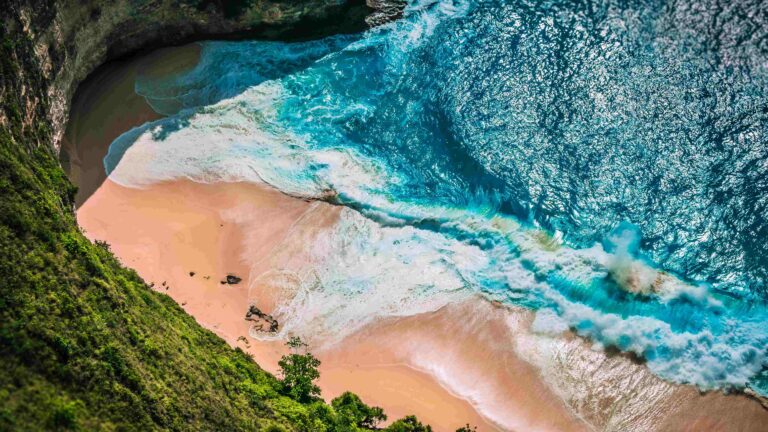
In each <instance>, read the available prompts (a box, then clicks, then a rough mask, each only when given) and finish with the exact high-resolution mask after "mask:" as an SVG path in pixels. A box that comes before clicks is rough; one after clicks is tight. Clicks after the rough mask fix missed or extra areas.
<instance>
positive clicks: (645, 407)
mask: <svg viewBox="0 0 768 432" xmlns="http://www.w3.org/2000/svg"><path fill="white" fill-rule="evenodd" d="M198 55H199V47H198V46H197V45H188V46H186V47H181V48H175V49H171V50H169V51H164V52H163V53H162V54H160V55H155V57H153V59H154V60H152V61H149V60H146V59H144V60H142V61H138V60H131V61H126V62H124V63H122V64H121V65H118V66H116V67H115V68H114V69H109V68H107V69H105V70H104V71H102V73H101V74H97V76H96V77H95V78H94V80H93V81H91V82H89V83H88V84H87V85H86V86H85V87H84V89H83V91H82V92H79V95H78V98H77V99H76V102H75V104H74V105H73V110H72V112H73V116H72V121H71V122H70V127H69V128H68V131H67V141H65V147H64V148H65V150H66V153H67V156H66V160H65V161H64V162H65V166H68V168H69V173H70V176H71V178H72V179H73V181H74V182H75V183H76V184H77V185H78V186H79V187H80V193H79V194H78V210H77V217H78V221H79V223H80V226H81V227H82V229H83V230H84V232H85V234H86V235H87V236H88V237H89V238H90V239H91V240H94V241H95V240H103V241H106V242H108V243H109V244H110V246H111V248H112V250H113V252H114V253H115V255H116V256H117V257H118V258H119V259H120V260H121V261H122V262H123V263H124V264H125V265H126V266H128V267H131V268H133V269H135V270H136V271H137V272H138V273H139V275H141V277H143V278H144V279H145V280H146V281H147V283H150V284H153V287H154V289H156V290H158V291H161V292H165V293H166V294H168V295H169V296H171V297H172V298H173V299H174V300H176V301H177V302H178V303H179V304H180V305H181V306H182V307H183V308H184V309H185V310H186V311H187V312H188V313H189V314H191V315H192V316H193V317H195V319H196V320H197V321H198V322H200V323H201V324H202V325H203V326H205V327H207V328H209V329H211V330H212V331H214V332H216V333H217V334H218V335H220V336H221V337H222V338H223V339H225V340H226V341H227V342H228V343H229V344H230V345H232V346H239V347H241V348H242V349H243V350H245V351H247V352H248V353H250V354H252V355H253V357H254V359H255V360H256V361H257V362H258V363H259V365H260V366H262V367H263V368H265V369H266V370H268V371H270V372H273V373H277V372H278V368H277V361H278V359H279V358H280V356H281V355H282V354H284V353H285V352H286V351H285V349H284V347H283V342H282V341H280V340H276V341H264V340H259V338H255V337H253V336H260V335H262V336H267V338H268V336H269V335H268V334H264V333H259V332H258V331H257V330H256V329H254V323H253V322H252V321H247V320H245V315H246V312H247V311H248V308H249V306H250V305H252V304H253V305H256V306H257V307H259V308H260V309H261V310H263V311H265V312H267V313H270V312H271V311H272V310H273V309H274V307H275V305H276V303H277V301H278V297H279V295H280V292H279V290H280V288H279V287H277V286H276V285H275V284H273V283H271V282H270V281H272V280H273V279H274V278H273V276H272V275H274V274H276V273H279V272H280V270H281V269H283V268H291V269H295V268H300V267H302V266H303V265H304V264H305V249H306V248H307V245H308V244H311V242H312V240H313V239H314V238H316V237H317V236H318V235H320V234H321V233H323V232H324V230H327V229H331V228H332V227H333V226H334V224H335V223H336V222H337V221H338V220H339V218H340V216H341V213H342V212H343V211H350V210H344V209H342V208H341V207H335V206H332V205H329V204H327V203H323V202H308V201H304V200H300V199H296V198H292V197H288V196H286V195H283V194H281V193H280V192H278V191H275V190H273V189H271V188H268V187H266V186H261V185H255V184H244V183H219V184H200V183H194V182H191V181H186V180H179V181H172V182H166V183H160V184H154V185H151V186H149V187H146V188H144V189H136V188H127V187H124V186H121V185H119V184H117V183H115V182H113V181H111V180H109V179H107V177H106V174H105V173H104V169H103V165H102V163H101V160H102V158H103V157H104V155H105V154H106V151H107V149H108V146H109V144H110V143H111V141H112V140H113V139H114V138H115V137H117V136H118V135H119V134H120V133H122V132H124V131H126V130H127V129H129V128H130V127H133V126H137V125H140V124H142V123H144V122H146V121H150V120H152V119H156V118H158V117H159V116H158V115H157V114H156V113H154V112H153V111H152V110H151V109H150V108H149V106H148V105H147V104H146V102H145V101H144V100H143V99H142V98H140V97H139V96H138V95H136V94H135V93H134V91H133V84H132V83H133V81H134V80H135V76H136V73H138V72H139V71H141V73H170V72H173V71H177V70H181V69H183V68H187V67H190V66H191V65H193V64H194V62H195V61H196V58H197V56H198ZM278 252H279V253H278ZM228 275H230V276H236V277H238V278H241V279H242V280H241V281H240V282H239V283H236V284H230V283H226V280H227V276H228ZM223 282H224V283H223ZM532 319H533V313H532V312H530V311H526V310H522V309H510V308H505V307H501V306H498V305H494V304H491V303H490V302H488V301H486V300H483V299H481V298H479V297H473V298H470V299H469V300H467V301H465V302H463V303H458V304H454V305H450V306H447V307H444V308H442V309H440V310H437V311H434V312H430V313H425V314H420V315H415V316H409V317H400V318H388V319H385V320H381V321H379V322H374V323H372V324H370V325H368V326H366V327H364V328H363V329H362V330H360V331H358V332H356V333H354V334H353V335H351V336H349V337H347V338H346V339H344V340H342V341H341V342H338V343H336V344H334V345H331V346H324V345H320V346H317V347H315V348H316V349H315V348H313V350H314V351H315V354H316V355H317V356H318V357H319V358H320V360H321V361H322V362H323V364H322V366H321V378H320V386H321V388H322V391H323V397H324V398H326V399H327V400H330V399H332V398H333V397H335V396H337V395H339V394H341V393H342V392H343V391H346V390H350V391H353V392H355V393H357V394H359V395H360V396H361V397H362V399H363V400H364V401H365V402H366V403H368V404H371V405H377V406H381V407H382V408H384V409H385V412H386V413H387V414H388V415H389V418H390V420H394V419H397V418H399V417H402V416H404V415H408V414H415V415H417V416H418V417H419V418H420V420H422V421H423V422H425V423H429V424H431V425H432V426H433V428H434V430H435V431H454V430H455V429H456V428H458V427H460V426H463V425H464V424H466V423H469V424H471V425H476V426H478V430H479V431H495V430H537V431H546V430H557V431H571V430H593V429H595V430H664V431H676V430H680V431H683V430H691V431H693V430H724V431H726V430H733V431H740V430H761V428H762V426H763V425H764V424H765V422H766V421H768V411H766V410H765V409H764V408H763V407H762V406H761V405H760V404H759V403H757V402H756V401H754V400H752V399H750V398H748V397H746V396H743V395H731V396H726V395H723V394H722V393H719V392H711V393H706V394H703V395H702V394H700V393H699V392H698V391H697V390H695V389H694V388H693V387H690V386H678V385H673V384H670V383H667V382H664V381H662V380H660V379H659V378H657V377H656V376H654V375H652V374H651V373H650V372H649V371H648V370H647V368H646V367H645V366H643V365H642V364H639V363H638V362H636V361H633V360H632V359H629V358H627V357H624V356H621V355H607V354H606V353H604V352H602V351H596V350H592V349H591V346H590V344H589V342H587V341H584V340H583V339H580V338H578V337H575V336H573V335H568V334H565V335H560V336H557V337H549V336H542V335H536V334H533V333H532V332H531V331H530V324H531V321H532Z"/></svg>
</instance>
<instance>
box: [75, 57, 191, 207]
mask: <svg viewBox="0 0 768 432" xmlns="http://www.w3.org/2000/svg"><path fill="white" fill-rule="evenodd" d="M199 58H200V45H198V44H189V45H184V46H181V47H172V48H165V49H160V50H157V51H154V52H152V53H150V54H148V55H146V56H142V57H138V58H129V59H124V60H117V61H113V62H110V63H107V64H105V65H104V66H102V67H100V68H98V69H97V70H96V71H95V72H94V73H93V74H92V75H91V76H90V77H88V80H87V81H86V82H85V83H84V84H83V85H81V86H80V87H79V88H78V89H77V92H76V93H75V97H74V99H73V101H72V109H71V110H70V118H69V122H68V123H67V128H66V131H65V132H64V137H63V139H62V143H61V153H60V159H61V162H62V165H63V166H64V169H65V170H66V171H67V174H68V175H69V177H70V179H72V182H73V183H75V184H76V185H77V186H78V187H79V190H78V192H77V195H76V196H75V204H76V205H77V206H80V205H82V204H83V203H84V202H85V201H86V200H87V199H88V197H90V196H91V195H92V194H93V193H94V192H95V191H96V189H97V188H98V187H99V186H100V185H101V184H102V183H103V182H104V180H105V179H106V178H107V175H106V172H105V171H104V164H103V163H102V161H103V159H104V156H106V154H107V150H108V149H109V145H110V144H111V143H112V141H114V140H115V138H117V137H118V136H120V134H122V133H123V132H125V131H127V130H129V129H131V128H132V127H134V126H139V125H141V124H143V123H146V122H149V121H152V120H157V119H159V118H161V117H162V116H161V115H159V114H157V113H156V112H154V111H152V109H151V108H150V107H149V105H147V102H146V101H145V100H144V98H143V97H141V96H139V95H137V94H136V93H135V92H134V85H135V82H136V77H137V76H138V74H146V75H150V76H161V75H167V74H172V73H177V72H181V71H184V70H186V69H189V68H191V67H194V65H195V64H197V62H198V59H199Z"/></svg>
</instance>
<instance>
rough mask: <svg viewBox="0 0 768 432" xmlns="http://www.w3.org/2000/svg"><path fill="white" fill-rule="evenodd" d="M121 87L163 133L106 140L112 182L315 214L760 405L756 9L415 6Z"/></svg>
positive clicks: (766, 389)
mask: <svg viewBox="0 0 768 432" xmlns="http://www.w3.org/2000/svg"><path fill="white" fill-rule="evenodd" d="M137 92H139V93H140V94H142V95H144V96H145V97H147V99H148V101H149V102H150V103H151V104H152V106H153V107H154V108H155V109H156V110H157V111H158V112H161V113H163V114H166V115H169V116H170V117H168V118H167V119H164V120H160V121H158V122H155V123H152V124H148V125H145V126H143V127H141V128H137V129H135V130H133V131H131V132H129V133H127V134H125V135H124V136H123V137H121V138H119V139H118V140H117V141H116V142H115V143H114V144H113V146H112V150H111V152H110V155H109V156H108V157H107V159H106V160H105V165H106V168H107V170H108V171H109V172H110V173H111V175H112V177H113V178H114V179H116V180H117V181H121V182H122V183H125V184H131V183H136V184H142V183H151V182H152V181H157V180H162V179H165V178H173V177H189V178H192V179H194V180H198V181H217V180H246V181H254V182H267V183H269V184H271V185H273V186H275V187H277V188H278V189H281V190H283V191H284V192H286V193H289V194H293V195H300V196H310V197H316V198H322V199H328V200H330V201H332V202H334V203H338V204H342V205H345V206H348V207H350V208H352V209H355V210H357V211H359V212H360V213H361V214H363V215H365V216H366V217H367V218H368V219H370V220H372V221H374V222H375V223H376V224H378V225H379V226H381V227H386V228H387V229H395V230H397V229H400V230H404V229H407V230H408V231H407V233H408V236H407V238H408V240H407V242H405V243H408V244H409V246H408V247H409V248H411V249H412V250H418V251H419V254H421V255H423V256H434V257H435V259H431V260H429V261H428V263H427V264H420V265H423V266H425V267H429V268H430V269H432V268H433V267H434V268H435V269H438V270H440V271H445V272H452V273H456V274H459V275H460V277H458V280H461V281H462V282H461V285H462V287H463V289H465V290H468V291H472V292H480V293H483V294H484V295H486V296H487V297H489V298H492V299H496V300H500V301H504V302H509V303H512V304H517V305H523V306H525V307H529V308H532V309H535V310H538V311H539V313H538V315H537V322H536V325H535V326H537V328H539V330H540V331H545V332H546V331H555V330H557V329H559V328H561V327H563V328H567V327H570V328H573V329H575V330H576V331H577V332H579V333H580V334H582V335H584V336H586V337H589V338H592V339H593V340H595V341H596V342H598V343H600V344H602V345H605V346H607V345H610V346H615V347H617V348H619V349H621V350H623V351H631V352H634V353H636V354H638V355H640V356H642V357H643V358H645V359H646V361H647V363H648V366H649V368H650V369H651V370H652V371H654V372H655V373H657V374H659V375H660V376H662V377H664V378H666V379H669V380H673V381H677V382H686V383H693V384H696V385H699V386H700V387H702V388H713V387H723V388H731V387H735V388H741V387H744V386H745V385H750V386H752V387H754V388H755V389H756V390H758V391H759V392H762V393H763V394H768V384H766V383H764V382H762V380H765V381H768V378H761V375H760V374H761V373H762V374H764V375H765V374H766V372H765V370H766V367H767V366H768V324H767V323H768V321H766V320H767V319H768V307H767V306H766V299H767V298H768V246H766V244H765V243H766V240H768V6H766V4H764V3H761V2H759V1H753V2H745V1H740V2H727V3H726V2H724V3H723V4H718V3H717V2H714V1H710V2H691V1H677V2H664V1H616V2H610V1H604V2H577V1H570V2H565V1H564V2H558V1H545V2H540V1H530V2H526V1H468V2H461V1H458V0H457V1H424V2H418V3H412V4H410V5H409V6H408V8H407V9H406V12H405V17H404V18H403V19H401V20H400V21H397V22H395V23H390V24H388V25H385V26H383V27H379V28H376V29H372V30H370V31H368V32H366V33H364V34H361V35H351V36H350V35H345V36H336V37H332V38H328V39H325V40H321V41H312V42H302V43H292V44H288V43H277V42H237V43H233V42H226V43H225V42H207V43H204V44H203V53H202V59H201V63H200V64H199V65H198V66H197V67H196V68H195V69H193V70H192V71H190V72H188V73H185V74H182V75H178V76H174V77H171V78H169V79H163V80H149V79H140V80H139V81H138V82H137ZM140 146H145V147H146V148H148V149H149V150H147V151H148V152H149V154H152V155H154V156H153V157H152V158H151V160H149V161H148V160H147V159H142V160H141V163H142V165H138V164H137V163H132V162H131V161H132V160H133V159H131V157H130V155H131V153H130V151H128V150H129V149H131V148H135V149H138V148H140ZM137 160H138V159H137ZM121 169H122V171H121ZM137 172H140V173H137ZM128 173H130V174H128ZM382 229H384V228H382ZM403 232H405V231H403ZM381 238H382V239H385V240H386V239H388V238H389V237H386V236H381ZM385 240H381V241H385ZM386 241H389V240H386ZM402 244H404V243H403V240H402V239H398V240H392V243H391V244H387V247H386V248H382V249H381V251H380V252H381V253H389V254H391V255H392V256H393V257H395V258H397V259H401V261H402V262H404V263H406V264H407V263H408V262H410V261H408V260H406V259H402V257H403V256H405V254H404V253H403V252H402V251H401V250H400V249H398V248H401V247H405V246H401V245H402ZM454 244H457V245H460V246H461V247H462V248H463V247H466V248H470V249H471V250H472V251H474V252H466V251H465V249H461V251H459V252H457V249H451V248H453V247H454V246H452V245H454ZM414 245H418V246H414ZM369 249H370V248H369ZM359 253H361V254H365V253H367V252H366V251H364V250H361V251H360V252H359ZM466 254H471V255H472V259H469V258H467V256H468V255H466ZM475 254H476V255H475ZM393 259H394V258H393ZM422 270H423V271H424V272H426V270H424V269H414V270H413V271H414V272H419V271H422ZM381 271H382V272H384V271H386V268H384V267H382V269H381ZM348 272H349V273H348V274H344V275H339V276H338V277H337V278H336V279H339V280H347V281H348V282H347V284H346V285H344V284H341V285H340V286H339V287H336V289H341V290H344V289H348V290H349V291H348V292H350V293H351V292H358V291H370V290H374V289H376V287H377V286H378V285H376V283H374V282H372V281H371V279H370V278H369V279H364V278H363V277H362V276H361V275H360V274H358V273H354V272H355V270H354V269H350V270H348ZM353 273H354V274H353ZM367 274H368V273H366V275H367ZM345 278H346V279H345ZM361 281H363V282H361ZM440 283H441V282H440V280H437V279H435V281H434V282H433V285H434V286H432V287H426V288H424V287H421V288H423V289H424V290H426V291H429V292H430V293H432V294H430V295H435V296H439V295H441V294H440V293H441V292H442V291H441V289H442V288H441V287H440V286H438V285H439V284H440ZM420 284H422V285H423V284H424V283H423V282H420ZM345 287H346V288H345ZM361 287H362V288H361ZM421 288H420V289H421ZM329 289H330V288H329ZM382 289H383V288H382ZM430 290H431V291H430ZM633 290H634V291H633ZM761 371H762V372H761Z"/></svg>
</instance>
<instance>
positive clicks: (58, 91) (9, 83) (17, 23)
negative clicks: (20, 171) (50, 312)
mask: <svg viewBox="0 0 768 432" xmlns="http://www.w3.org/2000/svg"><path fill="white" fill-rule="evenodd" d="M6 4H8V6H4V7H3V8H4V9H5V10H4V11H0V18H2V27H0V33H1V34H2V36H3V43H5V44H11V45H13V46H12V47H11V49H12V51H13V52H14V55H13V56H12V57H14V58H11V59H7V61H6V62H5V63H7V65H4V66H8V67H3V68H2V70H1V72H2V77H0V95H1V96H2V97H3V99H4V106H3V108H4V109H3V110H1V111H2V112H3V113H4V114H3V116H0V126H2V127H9V124H11V122H10V121H9V119H8V117H7V113H8V112H9V110H12V111H13V110H16V111H18V112H19V117H20V118H21V123H22V125H26V126H27V127H32V125H33V124H34V117H35V116H39V115H45V116H47V117H48V119H49V120H50V125H51V129H52V130H51V132H52V135H53V143H52V145H53V147H54V148H55V149H57V150H58V147H59V142H60V140H61V137H62V134H63V130H64V125H65V124H66V120H67V115H68V109H69V104H70V101H71V99H72V96H73V94H74V91H75V89H76V87H77V85H78V84H79V83H80V82H81V81H82V80H83V79H85V77H86V76H87V75H88V74H89V73H90V72H92V71H93V70H94V69H95V68H96V67H97V66H99V65H100V64H102V63H104V62H105V61H107V60H109V59H111V58H116V57H119V56H122V55H126V54H128V53H131V52H134V51H137V50H141V49H145V48H151V47H157V46H163V45H172V44H178V43H182V42H188V41H191V40H194V39H204V38H217V37H218V38H223V37H226V38H233V37H248V36H251V37H256V36H258V37H264V38H307V37H314V36H319V35H322V34H329V33H338V32H344V31H357V30H360V29H362V28H364V26H365V17H366V16H367V15H368V14H369V13H370V12H371V9H370V8H369V7H368V6H367V5H366V4H365V1H364V0H242V1H221V0H144V1H137V0H117V1H107V0H83V1H73V0H69V1H56V0H10V2H8V3H6ZM15 66H20V67H15Z"/></svg>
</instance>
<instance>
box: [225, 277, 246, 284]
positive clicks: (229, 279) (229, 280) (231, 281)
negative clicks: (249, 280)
mask: <svg viewBox="0 0 768 432" xmlns="http://www.w3.org/2000/svg"><path fill="white" fill-rule="evenodd" d="M242 280H243V279H242V278H239V277H237V276H235V275H227V283H228V284H230V285H236V284H239V283H240V282H241V281H242Z"/></svg>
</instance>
